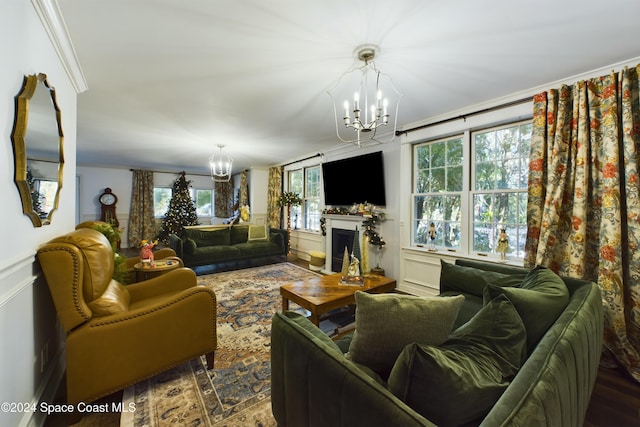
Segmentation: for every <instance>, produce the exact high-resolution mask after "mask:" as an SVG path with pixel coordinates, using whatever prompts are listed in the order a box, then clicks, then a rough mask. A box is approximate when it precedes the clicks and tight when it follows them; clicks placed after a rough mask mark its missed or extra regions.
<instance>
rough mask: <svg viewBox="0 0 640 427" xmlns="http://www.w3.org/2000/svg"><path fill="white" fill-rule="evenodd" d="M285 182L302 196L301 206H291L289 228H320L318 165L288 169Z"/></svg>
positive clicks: (310, 229)
mask: <svg viewBox="0 0 640 427" xmlns="http://www.w3.org/2000/svg"><path fill="white" fill-rule="evenodd" d="M287 184H288V189H289V190H288V191H293V192H294V193H298V194H299V195H300V197H301V198H302V205H301V206H291V228H292V229H294V230H297V229H304V230H309V231H318V230H320V215H321V209H320V166H319V165H316V166H310V167H305V168H301V169H295V170H290V171H289V172H288V179H287Z"/></svg>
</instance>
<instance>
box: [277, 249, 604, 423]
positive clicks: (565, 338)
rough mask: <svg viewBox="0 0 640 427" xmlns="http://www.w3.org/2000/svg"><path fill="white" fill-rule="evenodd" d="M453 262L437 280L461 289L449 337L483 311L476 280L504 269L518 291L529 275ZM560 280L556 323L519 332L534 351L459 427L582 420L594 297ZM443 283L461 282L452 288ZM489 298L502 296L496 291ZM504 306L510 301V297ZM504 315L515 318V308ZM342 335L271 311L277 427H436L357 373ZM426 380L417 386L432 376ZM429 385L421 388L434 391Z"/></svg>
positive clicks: (596, 339) (589, 386) (595, 328)
mask: <svg viewBox="0 0 640 427" xmlns="http://www.w3.org/2000/svg"><path fill="white" fill-rule="evenodd" d="M456 264H457V265H456V267H460V268H457V269H456V270H457V271H455V272H453V273H451V274H450V272H449V269H448V268H447V271H444V269H443V272H442V274H441V283H440V288H441V289H440V290H441V294H443V295H454V294H455V295H457V294H463V295H465V301H464V303H463V305H462V307H461V308H460V311H459V312H458V318H457V320H456V323H455V326H454V330H453V332H452V335H454V334H456V333H457V331H460V330H463V329H464V328H460V329H458V330H456V329H455V328H457V327H458V326H462V325H469V324H471V321H469V322H468V323H467V321H468V320H470V319H471V318H472V317H473V316H474V313H475V312H478V311H479V310H481V309H482V307H483V294H484V293H485V289H484V288H488V286H486V283H481V282H482V281H485V282H487V281H488V282H491V281H492V280H493V277H495V276H496V273H497V274H498V275H499V274H502V275H505V274H506V275H509V276H513V278H515V280H510V281H507V282H510V283H507V282H504V283H501V284H500V286H514V287H518V286H519V285H517V282H519V281H520V280H522V278H523V277H524V276H525V275H526V274H527V273H528V272H527V271H526V270H524V269H520V268H517V267H509V266H505V265H501V264H491V263H480V262H474V261H460V260H459V261H457V262H456ZM443 267H448V266H443ZM465 268H469V270H468V271H469V272H472V273H474V274H473V275H472V276H475V277H471V278H466V277H465V274H461V273H460V270H461V269H465ZM463 273H464V272H463ZM478 273H480V274H478ZM556 277H557V276H556ZM478 278H480V280H478ZM559 282H560V285H562V282H564V284H565V285H566V289H565V290H564V292H565V297H566V300H565V301H564V303H563V306H562V307H563V308H561V312H560V314H559V315H558V316H557V318H556V319H555V321H554V320H553V319H551V321H550V322H549V321H548V319H547V323H551V325H550V327H549V328H548V329H547V330H546V332H545V330H541V331H540V334H541V338H540V339H539V341H536V340H533V342H532V343H529V342H525V338H523V337H524V335H522V336H521V341H522V347H523V348H524V347H525V344H526V345H533V347H532V348H529V349H528V350H527V351H526V359H524V362H523V363H522V365H521V367H520V368H519V371H517V374H516V375H515V377H514V378H513V379H512V380H511V381H510V382H507V383H506V390H504V392H503V393H502V395H501V396H500V397H499V398H498V400H497V401H496V402H495V403H492V405H493V406H491V407H490V409H489V410H488V413H486V414H485V415H484V416H483V417H481V418H479V419H476V420H474V421H473V422H471V423H469V424H468V425H483V426H514V425H515V426H563V427H564V426H581V425H582V424H583V421H584V416H585V413H586V410H587V407H588V404H589V399H590V396H591V392H592V390H593V385H594V383H595V378H596V375H597V370H598V363H599V359H600V353H601V349H602V332H603V318H602V300H601V295H600V291H599V289H598V287H597V286H596V284H594V283H592V282H588V281H583V280H576V279H570V278H562V279H561V280H559ZM451 283H454V284H461V285H462V286H461V287H458V286H453V287H451V286H450V284H451ZM494 290H495V289H494ZM567 290H568V292H566V291H567ZM567 294H568V296H567ZM498 299H500V300H504V296H500V297H498V298H496V300H498ZM507 303H508V304H509V305H511V302H510V301H508V302H507ZM489 304H491V303H489ZM564 304H566V306H564ZM486 305H487V302H486V295H485V301H484V306H485V307H486ZM513 306H515V304H513V305H512V307H513ZM525 317H526V316H525ZM547 317H549V316H547ZM553 317H555V316H553ZM512 318H513V319H517V321H518V322H521V320H520V319H521V317H520V311H518V312H517V314H516V315H515V316H514V317H512ZM541 323H542V324H544V321H543V322H541ZM546 326H547V325H544V328H546ZM452 335H450V339H451V336H452ZM528 335H529V334H527V337H528ZM350 341H351V338H350V337H348V338H345V339H342V340H341V341H338V342H336V343H333V342H331V341H330V340H328V339H327V337H326V336H323V334H322V333H321V332H320V333H319V329H317V328H315V327H314V326H313V325H312V324H311V323H310V322H309V321H308V320H307V319H306V318H304V317H302V316H300V315H299V314H297V313H292V312H286V313H277V314H276V315H275V316H274V317H273V322H272V331H271V369H272V372H271V381H272V390H271V395H272V410H273V415H274V417H275V419H276V421H277V423H278V425H279V426H280V427H303V426H402V427H407V426H433V425H435V424H434V423H433V422H432V420H428V419H427V418H426V417H424V416H422V415H421V414H420V413H419V412H418V411H417V410H415V409H414V408H412V407H411V406H409V405H408V404H407V403H405V402H404V401H402V400H401V399H400V398H398V397H396V395H394V394H393V393H392V392H391V391H390V389H389V387H388V386H387V384H386V383H385V382H380V381H379V380H376V379H374V377H373V376H372V375H370V374H368V373H367V372H366V369H361V368H359V367H358V365H356V364H355V363H353V362H352V361H351V360H349V359H348V358H347V357H345V356H344V353H346V352H347V351H348V349H349V345H350V343H351V342H350ZM336 344H337V345H336ZM407 347H415V346H413V345H410V346H407ZM406 350H407V348H405V351H406ZM403 353H404V351H403ZM396 365H398V364H397V363H396ZM461 377H462V376H461ZM465 377H466V375H465ZM427 378H428V379H427V380H426V381H424V382H425V383H429V380H430V379H431V377H427ZM390 382H391V381H390ZM436 382H437V381H433V382H432V383H429V384H427V386H428V387H431V386H433V387H437V386H438V384H436ZM396 394H397V393H396ZM465 399H466V400H470V397H469V396H466V395H465V394H464V393H460V394H459V395H457V397H456V399H451V400H455V402H453V406H452V407H454V408H455V407H456V405H457V404H456V402H458V404H462V403H465V404H466V403H468V402H466V401H465Z"/></svg>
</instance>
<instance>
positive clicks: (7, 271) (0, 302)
mask: <svg viewBox="0 0 640 427" xmlns="http://www.w3.org/2000/svg"><path fill="white" fill-rule="evenodd" d="M34 262H35V260H34V255H33V254H29V255H27V256H24V257H19V258H16V259H13V260H10V261H9V262H8V263H7V264H5V265H3V266H0V283H10V282H11V281H10V280H5V279H7V278H8V277H10V276H12V275H14V274H16V273H17V272H19V271H21V270H25V271H27V269H32V268H33V263H34ZM35 279H36V276H33V275H30V276H28V277H25V278H24V279H23V280H22V282H21V283H18V284H17V285H15V286H13V287H12V288H10V289H9V290H8V292H5V293H3V294H1V295H0V309H1V308H2V307H4V306H5V305H6V304H7V303H8V302H9V301H11V300H12V299H13V298H14V297H15V296H16V295H18V294H20V293H21V292H22V291H23V290H25V289H26V288H28V287H30V286H33V282H34V281H35Z"/></svg>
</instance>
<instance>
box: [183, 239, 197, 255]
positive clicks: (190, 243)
mask: <svg viewBox="0 0 640 427" xmlns="http://www.w3.org/2000/svg"><path fill="white" fill-rule="evenodd" d="M197 247H198V244H197V243H196V241H195V240H193V239H189V238H187V239H186V240H185V241H184V246H183V249H184V253H185V254H188V255H193V254H195V253H196V248H197Z"/></svg>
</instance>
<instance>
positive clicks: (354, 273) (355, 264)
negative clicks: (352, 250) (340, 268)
mask: <svg viewBox="0 0 640 427" xmlns="http://www.w3.org/2000/svg"><path fill="white" fill-rule="evenodd" d="M347 275H348V276H350V277H358V276H360V261H358V258H356V257H355V255H353V254H351V262H350V263H349V268H348V270H347Z"/></svg>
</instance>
